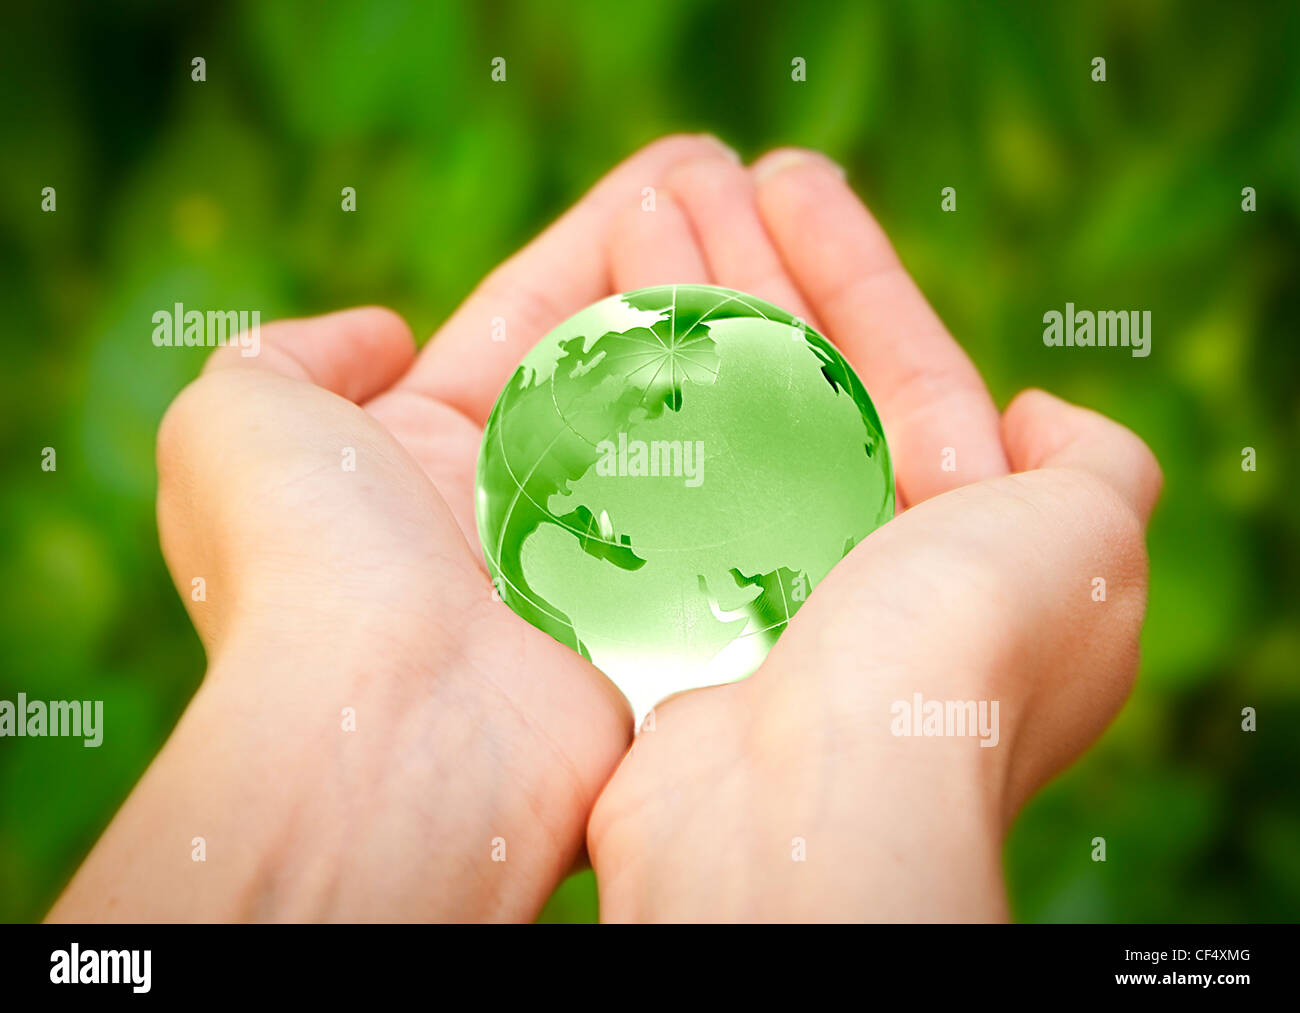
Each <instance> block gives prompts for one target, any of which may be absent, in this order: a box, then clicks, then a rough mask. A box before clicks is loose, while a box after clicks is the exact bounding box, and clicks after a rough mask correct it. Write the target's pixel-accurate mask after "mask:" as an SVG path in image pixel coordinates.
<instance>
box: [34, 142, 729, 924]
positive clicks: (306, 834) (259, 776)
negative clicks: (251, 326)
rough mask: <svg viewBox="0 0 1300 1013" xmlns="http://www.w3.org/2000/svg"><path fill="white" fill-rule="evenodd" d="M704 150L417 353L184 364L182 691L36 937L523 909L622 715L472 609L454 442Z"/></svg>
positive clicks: (324, 337)
mask: <svg viewBox="0 0 1300 1013" xmlns="http://www.w3.org/2000/svg"><path fill="white" fill-rule="evenodd" d="M730 157H731V156H730V154H729V152H728V151H727V149H725V148H724V147H722V146H721V145H720V144H719V143H718V142H716V141H714V140H712V139H711V138H707V137H685V136H682V137H671V138H667V139H664V140H661V141H658V142H656V143H655V144H652V145H650V146H649V147H648V148H646V149H644V150H643V151H641V152H639V153H638V154H636V155H635V156H633V157H632V158H630V159H629V160H628V161H626V162H625V163H623V164H622V165H620V166H619V167H617V168H616V169H615V170H613V171H612V172H611V173H610V174H609V175H608V176H607V177H606V178H605V179H603V180H602V181H601V182H600V183H599V184H598V185H597V186H596V187H595V188H594V189H593V190H592V191H591V192H590V193H589V194H588V195H587V196H586V197H585V198H584V199H583V200H582V201H581V202H580V203H579V204H578V205H577V206H575V207H574V208H573V209H572V210H571V211H570V212H568V213H567V214H566V215H565V216H564V217H562V218H561V219H560V220H559V221H558V222H557V223H556V224H555V225H553V226H552V227H551V228H550V229H549V230H547V231H546V232H545V233H543V234H542V235H541V236H540V237H539V238H538V239H537V240H536V241H535V242H533V243H532V244H531V245H530V246H528V247H527V248H525V249H524V250H523V251H522V252H521V253H519V254H518V255H517V256H515V257H514V258H512V259H511V260H510V261H508V262H507V263H506V264H504V265H503V266H502V267H500V268H499V269H498V270H496V271H495V272H493V273H492V274H491V275H490V276H489V277H488V278H487V279H486V281H484V283H483V284H482V286H481V287H480V288H479V289H478V290H477V291H476V292H475V293H474V294H473V295H472V296H471V297H470V298H469V299H468V300H467V301H466V303H465V304H464V305H462V306H461V307H460V308H459V309H458V310H457V312H456V313H455V314H454V315H453V316H452V317H451V318H450V320H449V321H448V322H447V323H446V324H445V326H444V327H443V328H442V329H441V330H440V331H439V333H438V334H437V335H436V336H435V337H434V339H433V340H432V341H431V342H430V343H429V344H428V346H427V347H426V348H425V349H424V350H423V351H422V352H420V353H419V354H418V355H417V354H416V350H415V345H414V342H413V341H412V338H411V334H410V332H409V330H408V329H407V327H406V325H405V324H404V323H402V321H401V320H400V319H399V318H398V317H396V316H395V315H394V314H392V313H389V312H387V311H384V310H378V309H361V310H352V311H348V312H342V313H336V314H332V315H330V316H325V317H320V318H316V319H310V320H294V321H285V322H280V323H276V324H272V325H269V326H267V327H264V328H262V330H261V333H260V353H259V354H257V355H255V356H245V355H244V354H243V350H242V349H241V348H239V347H236V346H231V347H227V348H223V349H221V350H219V351H217V352H216V353H215V354H213V355H212V356H211V358H210V360H209V362H208V364H207V367H206V368H205V370H204V373H203V375H202V376H201V377H200V378H199V379H198V380H197V381H196V382H195V383H193V384H192V385H191V386H190V387H188V388H187V389H186V390H185V391H184V392H183V393H182V394H181V395H180V396H179V397H178V398H177V400H176V402H175V403H174V404H173V405H172V407H171V408H170V410H169V411H168V413H167V415H166V418H165V419H164V421H163V424H162V427H161V431H160V433H159V439H158V468H159V492H158V522H159V529H160V533H161V539H162V546H163V553H164V556H165V557H166V560H167V565H168V567H169V569H170V571H171V573H172V576H173V578H174V580H175V582H176V585H177V587H178V589H179V591H180V593H181V596H182V598H183V599H184V601H185V604H186V606H187V608H188V609H189V611H190V614H191V617H192V619H193V621H194V624H195V626H196V627H197V629H198V631H199V634H200V636H201V638H202V640H203V643H204V645H205V647H206V650H207V653H208V658H209V671H208V675H207V677H206V678H205V680H204V682H203V684H202V686H201V688H200V690H199V692H198V694H197V695H196V697H195V699H194V701H193V702H192V703H191V705H190V707H189V708H188V710H187V711H186V713H185V714H184V716H183V717H182V719H181V721H180V723H179V725H178V726H177V728H176V730H175V732H174V733H173V735H172V737H171V739H170V740H169V741H168V743H167V745H166V747H165V748H164V750H163V752H162V753H161V754H160V756H159V757H158V759H157V760H156V761H155V762H154V764H153V765H152V767H151V768H150V770H149V772H148V773H147V774H146V776H145V778H144V779H143V781H142V782H141V783H140V785H139V786H138V787H137V788H136V790H135V791H134V793H133V794H132V795H131V797H130V798H129V800H128V801H127V803H126V804H125V806H124V807H123V809H122V811H121V812H120V813H119V814H118V816H117V817H116V819H115V820H114V821H113V823H112V825H111V826H110V828H109V830H108V831H107V832H106V833H105V835H104V837H103V838H102V839H101V841H100V842H99V844H98V845H97V846H96V848H95V849H94V851H93V852H92V854H91V856H90V858H89V859H88V860H87V862H86V864H85V865H84V866H83V868H82V869H81V871H80V872H79V873H78V875H77V876H76V877H75V879H74V880H73V882H72V884H71V885H70V887H69V888H68V890H67V892H66V893H65V895H64V896H63V898H62V899H61V900H60V902H59V904H58V905H56V907H55V909H54V911H53V912H52V913H51V917H52V918H55V919H61V920H99V919H124V920H164V921H165V920H225V919H234V918H272V919H297V920H316V919H324V918H331V919H344V920H354V919H376V920H395V919H465V920H481V919H531V918H532V917H534V916H535V915H536V914H537V912H538V910H539V909H540V908H541V905H542V904H543V902H544V901H545V900H546V898H547V897H548V896H549V894H550V892H551V890H553V889H554V887H555V885H556V883H557V882H558V881H559V879H560V878H561V877H562V876H563V875H564V874H565V872H566V871H567V870H568V869H569V868H571V867H572V865H573V863H574V862H575V860H576V859H578V858H579V857H580V855H581V852H582V849H583V844H584V836H585V830H586V822H587V817H588V814H589V812H590V808H591V805H592V803H593V801H594V799H595V797H596V795H597V793H598V792H599V790H600V788H601V787H602V786H603V785H604V783H605V781H606V780H607V778H608V776H609V774H610V773H611V771H612V770H613V768H614V766H615V765H616V764H617V762H618V760H619V758H620V757H621V755H622V753H623V751H624V750H625V748H626V746H627V743H628V741H629V739H630V736H631V717H630V714H629V711H628V708H627V706H626V703H625V702H624V700H623V699H622V697H621V695H620V694H619V693H618V692H617V691H616V690H615V689H614V688H613V686H612V685H611V684H610V683H609V682H608V681H607V680H606V679H605V678H604V676H602V675H601V674H600V673H599V672H598V671H596V670H595V669H594V668H593V667H592V666H591V665H590V664H589V663H588V662H586V661H584V660H583V659H582V658H581V657H579V656H578V655H577V654H575V653H573V652H572V651H570V650H569V649H567V648H565V647H562V646H560V645H559V644H557V643H555V642H554V641H552V640H551V639H550V638H549V637H547V636H546V635H544V634H542V633H540V632H539V631H537V630H535V629H534V628H532V627H531V626H529V625H528V624H527V623H526V622H524V621H523V620H521V619H519V618H518V617H517V616H515V615H514V614H513V613H511V612H510V611H509V610H508V609H506V608H505V607H504V606H502V605H501V604H500V603H499V602H497V601H494V598H493V594H492V587H491V584H490V583H489V580H488V577H487V575H486V572H485V571H484V568H483V564H482V560H481V555H480V552H479V548H478V540H477V536H476V532H475V522H474V499H473V495H474V493H473V490H474V469H475V461H476V457H477V453H478V446H479V441H480V439H481V434H482V426H483V423H484V422H485V420H486V418H487V416H488V413H489V411H490V410H491V407H492V403H493V401H494V399H495V397H496V395H497V393H498V391H499V390H500V389H501V387H502V385H503V384H504V383H505V381H506V380H507V379H508V377H509V376H510V374H511V372H512V371H513V370H514V368H515V366H516V365H517V363H518V361H519V359H520V358H522V356H523V354H524V352H525V351H527V349H528V348H529V347H530V346H531V345H532V344H533V343H534V342H535V341H536V340H537V339H539V338H540V337H541V336H542V335H543V334H545V333H546V332H547V331H548V330H549V329H550V328H551V327H553V326H554V325H555V324H557V323H559V322H561V321H562V320H563V319H565V318H566V317H568V316H570V315H571V314H573V313H574V312H576V311H577V310H579V309H581V308H582V307H584V306H586V305H588V304H589V303H592V302H594V301H596V300H598V299H600V298H603V297H604V296H606V295H609V294H611V293H612V292H613V291H614V290H615V289H616V288H617V287H618V280H619V278H620V268H619V267H618V265H616V264H611V263H610V261H609V259H608V256H607V249H606V241H607V240H608V239H609V237H610V236H611V235H612V234H613V232H614V230H615V223H616V222H617V221H619V220H620V218H621V215H620V213H621V209H623V208H625V207H637V206H639V203H640V201H641V195H642V190H643V188H644V187H646V186H655V185H658V183H659V182H660V180H661V179H662V178H663V177H664V175H665V174H666V173H667V172H668V171H670V170H671V169H672V167H673V166H675V165H678V164H681V163H683V162H699V161H710V160H712V161H729V159H730ZM498 321H500V322H503V323H504V326H505V334H506V340H505V341H500V342H498V341H494V340H493V336H494V330H496V329H497V328H496V327H495V326H494V325H495V324H496V323H497V322H498ZM109 721H110V725H109V728H108V730H107V734H108V735H111V734H112V726H111V716H110V718H109Z"/></svg>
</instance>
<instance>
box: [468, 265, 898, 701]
mask: <svg viewBox="0 0 1300 1013" xmlns="http://www.w3.org/2000/svg"><path fill="white" fill-rule="evenodd" d="M476 494H477V495H476V509H477V516H478V530H479V538H480V540H481V543H482V546H483V553H484V556H485V557H486V559H487V564H488V569H489V572H490V574H491V576H492V580H493V583H494V584H495V586H496V589H497V592H498V594H499V595H500V597H501V599H502V601H504V602H505V604H506V605H508V606H509V607H510V608H511V609H513V610H514V611H515V612H517V613H518V614H519V615H521V616H522V617H523V618H525V619H527V620H528V621H529V622H530V623H532V624H533V625H534V626H536V627H538V628H539V629H541V630H544V631H546V632H547V633H549V634H550V635H551V636H552V637H554V638H555V639H556V640H559V641H560V642H561V643H564V644H567V645H568V646H570V647H572V648H573V649H574V650H575V651H578V652H579V653H581V654H582V655H583V656H584V657H586V658H588V659H590V660H591V661H592V662H593V663H594V664H595V665H596V666H597V667H598V668H600V669H601V670H602V671H603V672H604V673H605V674H606V675H607V676H608V677H609V678H610V679H611V680H613V682H614V683H615V685H617V686H618V687H619V689H620V690H622V692H623V693H624V695H625V696H627V698H628V699H629V701H630V702H631V704H632V706H633V709H634V711H635V712H636V715H637V720H638V722H639V721H640V719H641V717H642V716H643V715H644V714H645V713H646V712H647V711H648V710H650V709H651V708H652V707H653V706H654V705H655V704H656V703H658V702H659V701H660V700H663V699H664V698H665V697H667V696H669V695H670V694H673V693H676V692H679V691H681V690H685V689H693V688H697V687H701V686H709V685H716V684H719V683H725V682H731V681H734V680H736V679H742V678H744V677H745V676H747V675H749V674H750V673H752V672H753V671H754V670H755V669H756V668H757V667H758V665H759V663H760V662H762V660H763V658H764V657H765V656H766V654H767V652H768V650H769V649H770V648H771V646H772V644H773V643H775V641H776V638H777V637H778V636H780V634H781V631H782V630H784V629H785V627H786V624H787V623H788V622H789V621H790V618H791V617H792V616H793V615H794V614H795V613H796V612H797V611H798V610H799V608H800V606H801V605H802V604H803V603H804V601H806V600H807V598H808V595H809V592H811V590H812V589H813V587H815V586H816V584H817V583H818V582H819V581H820V580H821V579H822V578H823V577H825V576H826V574H827V573H828V572H829V571H830V569H831V567H832V566H834V565H835V564H836V563H837V562H838V561H839V560H840V559H842V558H843V557H844V556H845V554H847V553H848V551H849V550H850V549H852V548H853V546H854V545H856V544H857V543H858V542H859V541H861V540H862V539H863V538H865V537H866V536H867V535H868V534H869V533H870V532H871V531H873V530H874V529H875V528H877V527H879V526H880V525H881V524H883V523H885V522H886V521H887V520H889V519H890V518H891V517H893V515H894V475H893V469H892V467H891V464H890V459H889V448H888V446H887V445H886V443H885V437H884V432H883V430H882V429H881V425H880V419H879V417H878V416H877V414H876V410H875V408H874V406H873V405H872V403H871V399H870V398H869V397H868V396H867V392H866V390H865V389H864V388H863V386H862V382H861V381H860V380H859V379H858V377H857V375H856V374H855V373H854V372H853V369H852V367H850V366H849V364H848V363H847V362H846V361H845V359H844V357H843V356H842V355H841V354H840V353H839V351H838V350H837V349H836V348H835V347H834V346H833V345H832V344H831V343H830V342H829V341H827V340H826V339H825V338H824V337H822V336H821V335H820V334H818V333H817V332H816V331H814V330H812V329H811V328H810V327H808V326H807V325H806V324H804V323H803V321H801V320H798V319H796V318H794V317H792V316H791V315H790V314H789V313H786V312H785V311H784V310H781V309H778V308H777V307H776V306H773V305H771V304H770V303H767V302H764V301H763V300H761V299H757V298H755V297H753V296H750V295H745V294H744V293H742V292H736V291H732V290H730V289H724V288H717V287H714V286H711V285H671V286H663V287H659V288H648V289H641V290H639V291H636V292H627V293H624V294H622V295H616V296H611V297H610V298H608V299H604V300H602V301H600V302H598V303H595V304H594V305H592V306H589V307H587V308H586V309H584V310H582V311H581V312H580V313H577V314H575V315H574V316H572V317H570V318H569V319H568V320H566V321H565V322H564V323H562V324H560V325H559V326H558V327H556V328H555V329H554V330H553V331H551V333H550V334H548V335H547V336H546V337H545V338H543V339H542V340H541V341H540V342H538V344H537V345H536V346H535V347H534V348H533V349H532V350H531V351H530V352H529V353H528V354H527V355H526V356H525V357H524V360H523V362H522V363H521V364H520V365H519V368H518V369H517V370H515V373H514V375H513V376H512V377H511V378H510V381H509V382H508V383H507V384H506V386H505V389H504V390H503V391H502V392H501V395H500V397H499V398H498V399H497V402H496V405H495V407H494V408H493V409H492V414H491V417H490V418H489V419H488V424H487V429H486V431H485V432H484V436H483V446H482V448H481V451H480V453H479V460H478V477H477V490H476Z"/></svg>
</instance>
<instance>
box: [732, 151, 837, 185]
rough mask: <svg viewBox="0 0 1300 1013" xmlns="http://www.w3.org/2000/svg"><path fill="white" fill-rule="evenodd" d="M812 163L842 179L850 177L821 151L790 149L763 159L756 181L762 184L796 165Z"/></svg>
mask: <svg viewBox="0 0 1300 1013" xmlns="http://www.w3.org/2000/svg"><path fill="white" fill-rule="evenodd" d="M810 163H821V164H822V165H824V166H826V167H827V168H828V169H830V170H831V171H832V172H834V173H835V174H836V175H837V176H839V177H840V179H848V177H849V174H848V172H847V171H846V170H845V168H844V166H842V165H840V163H839V162H836V161H833V160H832V159H830V158H828V157H826V156H825V155H823V154H822V153H821V152H820V151H808V150H806V149H804V148H789V149H787V150H785V151H782V152H780V153H779V154H776V155H772V156H770V157H768V158H765V159H763V160H762V162H761V163H760V164H759V166H758V168H757V169H756V170H755V172H754V179H755V180H756V181H757V182H760V183H761V182H762V181H763V180H765V179H769V178H771V177H772V176H775V175H777V174H778V173H781V172H785V170H786V169H793V168H794V167H795V166H796V165H808V164H810Z"/></svg>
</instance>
